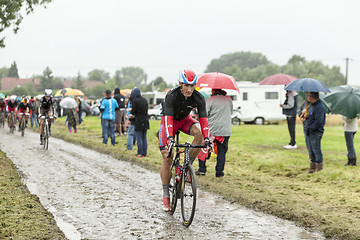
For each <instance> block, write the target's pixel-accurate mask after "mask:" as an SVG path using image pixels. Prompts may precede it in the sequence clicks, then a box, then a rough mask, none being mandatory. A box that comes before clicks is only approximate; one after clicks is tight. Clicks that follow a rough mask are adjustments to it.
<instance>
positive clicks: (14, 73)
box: [8, 61, 19, 78]
mask: <svg viewBox="0 0 360 240" xmlns="http://www.w3.org/2000/svg"><path fill="white" fill-rule="evenodd" d="M8 77H15V78H19V73H18V68H17V65H16V62H15V61H14V62H13V63H12V64H11V66H10V69H9V72H8Z"/></svg>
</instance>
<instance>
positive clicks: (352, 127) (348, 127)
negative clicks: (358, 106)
mask: <svg viewBox="0 0 360 240" xmlns="http://www.w3.org/2000/svg"><path fill="white" fill-rule="evenodd" d="M343 120H344V134H345V141H346V147H347V151H348V154H347V157H348V162H347V163H346V164H345V166H357V165H356V151H355V148H354V136H355V133H356V132H357V130H358V129H359V126H358V119H357V118H351V119H350V118H347V117H343Z"/></svg>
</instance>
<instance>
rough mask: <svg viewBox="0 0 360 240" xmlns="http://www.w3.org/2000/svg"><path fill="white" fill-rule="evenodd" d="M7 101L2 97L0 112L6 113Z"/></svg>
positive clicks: (0, 98) (0, 99)
mask: <svg viewBox="0 0 360 240" xmlns="http://www.w3.org/2000/svg"><path fill="white" fill-rule="evenodd" d="M5 108H6V102H5V101H4V98H3V97H0V112H2V113H5Z"/></svg>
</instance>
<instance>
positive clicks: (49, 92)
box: [44, 89, 52, 97]
mask: <svg viewBox="0 0 360 240" xmlns="http://www.w3.org/2000/svg"><path fill="white" fill-rule="evenodd" d="M51 94H52V90H51V89H45V93H44V95H45V97H51Z"/></svg>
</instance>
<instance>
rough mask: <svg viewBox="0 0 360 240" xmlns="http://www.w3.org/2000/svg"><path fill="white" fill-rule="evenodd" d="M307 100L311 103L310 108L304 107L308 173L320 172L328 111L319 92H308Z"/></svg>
mask: <svg viewBox="0 0 360 240" xmlns="http://www.w3.org/2000/svg"><path fill="white" fill-rule="evenodd" d="M306 101H307V102H309V103H310V104H311V107H310V108H307V109H303V111H302V113H303V114H304V116H305V117H306V120H305V125H304V128H305V129H304V132H305V134H306V136H305V137H307V138H308V142H307V143H308V144H307V146H306V147H307V149H308V152H309V157H310V169H309V171H308V173H314V172H315V171H316V172H319V171H321V170H322V168H323V155H322V152H321V139H322V136H323V134H324V125H325V118H326V111H325V107H324V105H323V104H322V103H321V101H320V99H319V93H318V92H306Z"/></svg>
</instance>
